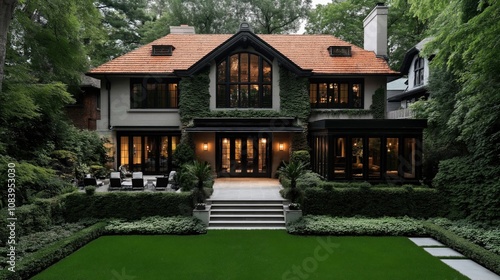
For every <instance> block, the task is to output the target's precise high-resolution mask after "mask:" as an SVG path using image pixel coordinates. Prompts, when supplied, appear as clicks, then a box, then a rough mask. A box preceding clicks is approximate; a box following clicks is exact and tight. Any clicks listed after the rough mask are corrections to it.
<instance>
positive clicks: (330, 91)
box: [308, 79, 365, 109]
mask: <svg viewBox="0 0 500 280" xmlns="http://www.w3.org/2000/svg"><path fill="white" fill-rule="evenodd" d="M321 84H327V98H328V100H327V102H326V103H321V102H320V94H319V89H320V85H321ZM335 84H338V85H339V87H340V85H341V84H348V86H347V88H348V94H347V103H345V104H342V103H336V102H335V101H334V102H331V101H332V100H335V96H334V92H335V91H334V88H332V87H330V86H329V85H335ZM355 84H358V85H359V89H358V90H359V93H360V96H359V100H360V102H359V104H357V106H355V105H356V104H355V102H354V99H355V98H354V90H353V86H354V85H355ZM312 85H316V103H313V102H311V101H312V98H311V97H312V96H311V94H312V92H311V86H312ZM308 89H309V103H310V105H311V108H312V109H363V108H364V107H365V104H364V103H365V81H364V79H315V80H310V81H309V87H308ZM339 95H340V89H339ZM339 101H340V98H339Z"/></svg>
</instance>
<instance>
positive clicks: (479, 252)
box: [423, 222, 500, 274]
mask: <svg viewBox="0 0 500 280" xmlns="http://www.w3.org/2000/svg"><path fill="white" fill-rule="evenodd" d="M423 225H424V228H425V229H426V231H427V233H428V234H429V235H430V236H432V237H433V238H435V239H436V240H438V241H440V242H442V243H444V244H446V245H447V246H449V247H451V248H453V249H455V250H457V251H459V252H460V253H462V254H463V255H464V256H466V257H467V258H470V259H472V260H473V261H475V262H477V263H479V264H481V265H483V266H485V267H486V268H488V269H490V270H492V271H493V272H495V273H497V274H500V255H497V254H495V253H493V252H490V251H488V250H486V249H485V248H483V247H481V246H479V245H476V244H474V243H472V242H470V241H468V240H466V239H464V238H462V237H460V236H458V235H457V234H455V233H453V232H451V231H449V230H447V229H445V228H443V227H441V226H439V225H436V224H433V223H430V222H423Z"/></svg>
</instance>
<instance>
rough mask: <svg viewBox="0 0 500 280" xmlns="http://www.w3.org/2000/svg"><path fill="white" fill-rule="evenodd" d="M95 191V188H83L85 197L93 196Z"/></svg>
mask: <svg viewBox="0 0 500 280" xmlns="http://www.w3.org/2000/svg"><path fill="white" fill-rule="evenodd" d="M95 189H96V186H86V187H85V193H86V194H87V195H94V193H95Z"/></svg>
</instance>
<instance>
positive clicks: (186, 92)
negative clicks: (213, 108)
mask: <svg viewBox="0 0 500 280" xmlns="http://www.w3.org/2000/svg"><path fill="white" fill-rule="evenodd" d="M209 73H210V70H209V69H207V70H203V71H202V72H200V73H198V74H196V75H194V76H192V77H185V78H182V80H181V82H180V84H179V89H180V92H181V94H180V96H179V114H180V115H181V121H182V124H183V126H186V125H187V124H188V123H189V122H190V121H191V120H192V119H193V118H195V117H203V116H206V115H208V114H209V113H210V90H209V86H210V77H209Z"/></svg>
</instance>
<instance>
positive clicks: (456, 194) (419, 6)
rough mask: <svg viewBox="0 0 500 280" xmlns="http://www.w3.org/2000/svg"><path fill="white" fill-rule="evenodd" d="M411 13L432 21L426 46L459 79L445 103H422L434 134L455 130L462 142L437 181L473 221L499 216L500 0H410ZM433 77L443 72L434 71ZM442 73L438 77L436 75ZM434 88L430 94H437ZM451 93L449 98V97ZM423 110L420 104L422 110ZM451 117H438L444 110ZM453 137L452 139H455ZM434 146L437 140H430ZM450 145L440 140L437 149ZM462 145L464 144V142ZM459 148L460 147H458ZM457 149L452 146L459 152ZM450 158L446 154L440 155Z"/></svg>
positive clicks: (439, 64) (456, 139) (436, 63)
mask: <svg viewBox="0 0 500 280" xmlns="http://www.w3.org/2000/svg"><path fill="white" fill-rule="evenodd" d="M408 2H409V3H411V9H410V11H412V13H414V14H415V15H416V16H422V17H424V16H425V17H426V18H427V19H428V20H429V22H430V25H429V26H430V27H431V29H430V31H429V35H430V36H432V37H433V40H432V41H431V42H429V43H428V44H427V45H426V47H425V48H424V53H426V54H427V55H430V54H435V57H434V59H433V60H432V64H434V66H435V67H437V68H441V69H445V70H446V72H448V73H449V74H448V75H451V76H453V77H454V80H455V81H456V84H457V87H456V90H454V87H453V88H451V89H450V90H448V92H446V93H444V91H443V95H441V93H439V91H436V92H437V98H441V97H440V96H443V97H444V98H446V99H447V100H445V102H443V103H442V104H438V103H437V102H433V101H432V99H431V101H428V102H427V104H421V105H420V107H426V106H429V108H428V109H427V108H426V109H424V110H423V111H424V112H425V113H426V114H427V115H429V116H431V117H434V116H438V117H437V118H431V120H434V121H435V123H432V125H433V127H432V130H430V131H429V133H430V134H431V135H432V136H433V137H435V138H438V137H440V135H439V133H438V131H439V130H442V131H448V132H451V133H449V135H447V136H446V137H447V138H448V139H449V140H450V141H452V142H451V143H459V144H462V146H463V147H464V149H460V150H459V151H461V153H459V151H457V152H456V154H453V153H452V155H454V157H453V158H451V159H449V160H445V161H441V162H440V165H439V171H438V174H437V175H436V179H435V182H434V183H435V185H436V186H438V187H440V188H442V189H444V190H445V191H446V192H447V193H448V194H449V196H450V197H451V198H452V203H453V204H452V209H455V210H456V211H455V212H460V213H461V214H462V216H467V217H470V218H474V219H486V220H492V219H497V220H498V219H499V218H500V217H499V216H498V213H500V211H499V209H498V200H499V199H500V197H499V195H500V193H499V192H498V191H495V190H498V178H499V177H500V164H499V162H500V145H499V144H498V143H500V91H499V89H500V76H499V75H498V73H499V71H500V60H499V59H498V57H499V54H500V53H499V51H498V34H500V25H499V24H498V22H499V20H500V3H499V2H498V1H487V0H486V1H470V0H453V1H438V0H424V1H418V3H417V1H408ZM431 75H433V76H434V77H436V76H435V75H439V72H437V73H436V74H434V73H431ZM437 77H438V76H437ZM433 94H434V91H433V90H432V88H431V98H432V97H433V96H434V95H433ZM445 94H447V96H445ZM417 109H418V108H417ZM443 111H444V112H448V114H447V118H446V117H439V114H441V112H443ZM450 138H451V139H450ZM430 145H434V143H430ZM439 147H445V146H444V145H443V143H442V142H441V141H437V142H436V144H435V146H434V147H433V148H434V149H436V150H437V149H439ZM459 147H460V146H459ZM455 149H456V148H455ZM455 149H451V151H454V150H455ZM441 159H446V157H444V158H441Z"/></svg>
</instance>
